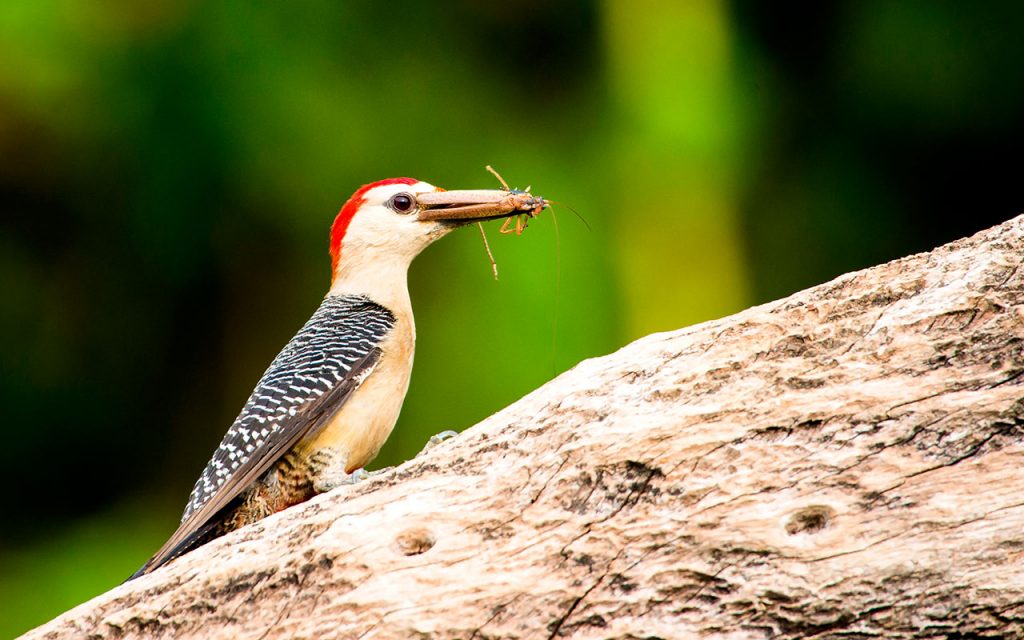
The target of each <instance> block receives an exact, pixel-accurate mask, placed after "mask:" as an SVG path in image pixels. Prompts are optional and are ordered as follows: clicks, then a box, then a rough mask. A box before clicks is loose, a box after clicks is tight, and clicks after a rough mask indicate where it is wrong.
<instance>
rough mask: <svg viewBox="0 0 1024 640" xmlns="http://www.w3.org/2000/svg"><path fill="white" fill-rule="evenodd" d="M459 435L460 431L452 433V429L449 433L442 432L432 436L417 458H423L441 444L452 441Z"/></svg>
mask: <svg viewBox="0 0 1024 640" xmlns="http://www.w3.org/2000/svg"><path fill="white" fill-rule="evenodd" d="M457 435H459V432H458V431H452V430H451V429H449V430H448V431H442V432H441V433H437V434H434V435H432V436H430V439H429V440H427V444H425V445H423V448H422V449H420V452H419V453H417V454H416V457H417V458H418V457H420V456H422V455H423V454H424V453H427V452H428V451H430V450H431V449H433V448H434V447H436V446H437V445H439V444H441V443H442V442H444V441H445V440H451V439H452V438H454V437H455V436H457Z"/></svg>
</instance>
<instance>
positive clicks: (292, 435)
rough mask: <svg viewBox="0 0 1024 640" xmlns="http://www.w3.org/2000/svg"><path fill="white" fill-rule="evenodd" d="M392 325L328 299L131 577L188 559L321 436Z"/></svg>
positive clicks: (343, 299) (359, 304)
mask: <svg viewBox="0 0 1024 640" xmlns="http://www.w3.org/2000/svg"><path fill="white" fill-rule="evenodd" d="M394 322H395V318H394V315H393V314H392V313H391V312H390V311H388V310H387V309H385V308H384V307H382V306H380V305H378V304H376V303H374V302H371V301H370V300H368V299H366V298H364V297H361V296H331V297H328V298H326V299H325V300H324V302H323V304H321V305H320V308H319V309H318V310H317V312H316V313H315V314H313V317H312V318H310V320H309V322H307V323H306V325H305V326H304V327H303V328H302V329H301V330H300V331H299V332H298V333H297V334H296V335H295V337H294V338H292V340H291V341H290V342H289V343H288V344H287V345H286V346H285V348H284V349H283V350H282V351H281V353H280V354H278V356H277V357H276V358H275V359H274V361H273V362H272V363H271V364H270V367H269V368H268V369H267V371H266V372H265V373H264V374H263V377H262V378H261V379H260V382H259V383H258V384H257V385H256V388H255V389H254V390H253V392H252V395H251V396H250V397H249V400H248V401H247V402H246V404H245V407H243V409H242V412H241V414H239V416H238V418H237V419H236V420H235V422H234V424H232V426H231V428H230V429H229V430H228V432H227V434H225V436H224V439H223V440H222V441H221V443H220V446H219V447H218V448H217V451H216V452H215V453H214V455H213V458H212V459H211V460H210V462H209V463H208V464H207V465H206V469H204V470H203V473H202V475H201V476H200V477H199V479H198V480H197V481H196V485H195V487H194V488H193V489H192V495H191V497H190V498H189V503H188V506H187V507H186V508H185V513H184V514H183V515H182V520H181V525H180V526H179V527H178V530H177V531H175V532H174V534H173V535H172V536H171V537H170V539H169V540H168V541H167V542H166V543H164V545H163V547H161V548H160V550H159V551H157V553H156V554H155V555H154V556H153V557H152V558H150V560H149V561H148V562H147V563H146V564H145V565H143V567H142V568H141V569H139V571H138V572H136V574H135V575H134V576H132V577H133V578H134V577H136V576H139V575H142V574H145V573H149V572H150V571H152V570H154V569H156V568H157V567H159V566H161V565H162V564H164V563H166V562H168V561H169V560H171V559H173V558H175V557H177V556H178V555H180V554H182V553H184V552H186V551H188V550H189V549H190V548H191V545H193V544H194V543H195V541H196V540H198V539H199V538H200V537H202V536H203V535H204V534H205V533H207V531H208V530H209V527H210V526H211V524H212V523H213V522H215V520H214V516H215V515H217V513H218V512H220V511H221V510H222V509H224V508H225V507H226V506H228V505H229V504H230V503H231V501H232V500H234V499H235V498H237V497H238V496H239V495H240V494H241V493H242V492H243V491H245V489H246V488H248V487H249V486H251V485H252V483H253V482H255V481H256V480H257V479H258V478H259V477H260V476H262V475H263V474H264V473H266V472H267V470H268V469H270V468H271V467H272V466H273V465H274V463H275V462H277V461H278V460H279V459H280V458H281V456H283V455H284V454H285V453H287V452H288V451H289V450H290V449H291V448H292V447H294V446H295V445H296V444H298V443H299V442H300V441H301V440H303V439H305V438H309V437H312V436H314V435H316V434H317V433H318V432H319V431H320V430H321V429H323V427H324V426H326V424H327V423H328V421H329V420H330V418H331V417H333V416H334V414H336V413H337V412H338V410H339V409H340V408H341V407H342V405H344V404H345V401H346V400H348V398H349V397H350V396H351V395H352V392H353V391H355V389H356V388H358V387H359V385H360V384H361V383H362V382H363V380H365V379H366V377H367V376H369V375H370V373H371V372H372V371H373V369H374V367H375V366H376V365H377V363H378V362H379V360H380V357H381V354H382V352H381V349H380V347H379V344H380V342H381V340H382V339H383V338H384V336H385V335H386V334H387V333H388V331H390V330H391V328H392V327H393V326H394Z"/></svg>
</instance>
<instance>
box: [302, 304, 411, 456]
mask: <svg viewBox="0 0 1024 640" xmlns="http://www.w3.org/2000/svg"><path fill="white" fill-rule="evenodd" d="M413 346H414V338H413V337H412V332H411V330H410V329H409V328H407V327H404V326H401V324H398V325H396V326H395V327H394V329H392V331H391V332H390V333H389V334H388V336H387V337H386V338H385V339H384V340H382V341H381V343H380V347H381V349H382V351H383V353H382V354H381V359H380V362H379V363H378V364H377V366H376V367H375V368H374V370H373V373H371V374H370V375H369V376H368V377H367V378H366V380H364V381H363V383H362V384H361V385H360V386H359V388H358V389H356V390H355V391H354V392H353V393H352V396H351V397H350V398H349V399H348V401H347V402H345V404H344V405H343V406H342V407H341V409H340V410H339V411H338V413H336V414H335V415H334V417H333V418H331V420H330V421H329V422H328V423H327V426H326V427H325V428H324V429H323V431H321V432H320V433H319V434H317V435H316V436H315V437H313V438H311V439H310V440H309V441H307V442H303V443H300V445H299V450H300V451H301V452H302V453H304V454H306V455H307V456H310V455H313V454H315V453H317V452H323V451H325V450H327V451H329V452H330V454H331V455H329V456H327V457H328V458H331V459H333V460H335V461H337V463H344V465H345V472H346V473H351V472H352V471H355V470H356V469H359V468H361V467H364V466H365V465H367V464H369V462H370V461H371V460H373V458H374V457H375V456H376V455H377V452H378V451H380V448H381V447H382V446H383V445H384V442H385V441H386V440H387V439H388V436H389V435H391V430H392V429H394V427H395V422H397V421H398V414H399V412H400V411H401V409H402V403H403V402H404V400H405V394H406V392H407V391H408V390H409V378H410V376H411V374H412V359H413Z"/></svg>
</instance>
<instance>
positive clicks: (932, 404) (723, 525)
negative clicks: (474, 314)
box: [24, 217, 1024, 639]
mask: <svg viewBox="0 0 1024 640" xmlns="http://www.w3.org/2000/svg"><path fill="white" fill-rule="evenodd" d="M1022 259H1024V217H1020V218H1016V219H1014V220H1011V221H1010V222H1007V223H1006V224H1003V225H1001V226H999V227H995V228H993V229H990V230H988V231H985V232H982V233H979V234H977V235H975V236H974V237H971V238H968V239H965V240H961V241H958V242H954V243H952V244H949V245H946V246H944V247H941V248H939V249H936V250H935V251H932V252H930V253H926V254H920V255H915V256H911V257H908V258H904V259H902V260H897V261H894V262H891V263H889V264H885V265H882V266H879V267H875V268H872V269H867V270H864V271H860V272H856V273H851V274H847V275H844V276H841V277H839V278H837V279H835V280H833V281H831V282H828V283H826V284H823V285H820V286H818V287H814V288H812V289H808V290H806V291H802V292H800V293H797V294H795V295H793V296H790V297H788V298H786V299H783V300H779V301H776V302H772V303H768V304H764V305H761V306H758V307H754V308H751V309H748V310H746V311H744V312H742V313H738V314H736V315H734V316H730V317H728V318H723V319H721V320H716V321H713V322H706V323H703V324H700V325H697V326H693V327H689V328H686V329H682V330H679V331H673V332H669V333H662V334H656V335H651V336H647V337H645V338H643V339H641V340H638V341H636V342H634V343H632V344H630V345H628V346H626V347H625V348H623V349H621V350H620V351H618V352H616V353H613V354H611V355H608V356H605V357H601V358H595V359H593V360H587V361H585V362H582V363H580V364H579V365H578V366H576V367H575V368H574V369H572V370H571V371H569V372H567V373H565V374H563V375H561V376H559V377H558V378H556V379H555V380H553V381H552V382H550V383H548V384H546V385H544V386H543V387H541V388H540V389H538V390H536V391H535V392H533V393H531V394H530V395H528V396H526V397H525V398H523V399H521V400H520V401H519V402H517V403H515V404H513V405H512V406H510V407H508V408H506V409H504V410H503V411H501V412H499V413H497V414H495V415H493V416H491V417H490V418H488V419H487V420H485V421H483V422H482V423H480V424H478V425H476V426H475V427H473V428H471V429H469V430H467V431H466V432H464V433H463V434H461V435H460V436H459V437H458V438H456V439H454V440H452V441H449V442H446V443H444V444H442V445H440V446H438V447H437V448H436V449H434V450H433V451H431V452H430V453H429V454H427V455H425V456H422V457H420V458H417V459H415V460H413V461H410V462H408V463H406V464H404V465H402V466H400V467H398V468H396V469H394V470H393V471H391V472H388V473H386V474H382V475H380V476H377V477H374V478H373V479H371V480H369V481H366V482H364V483H361V484H359V485H355V486H350V487H343V488H341V489H338V490H335V491H333V492H331V493H329V494H327V495H323V496H320V497H318V498H316V499H314V500H312V501H310V502H308V503H305V504H303V505H300V506H298V507H295V508H292V509H288V510H286V511H285V512H282V513H280V514H277V515H275V516H273V517H270V518H267V519H266V520H264V521H262V522H260V523H258V524H256V525H254V526H250V527H246V528H244V529H243V530H240V531H237V532H235V533H233V534H231V535H228V536H226V537H224V538H221V539H219V540H217V541H215V542H213V543H211V544H209V545H207V546H205V547H203V548H201V549H199V550H197V551H195V552H193V553H190V554H188V555H186V556H184V557H182V558H180V559H178V560H176V561H175V562H173V563H172V564H170V565H168V566H167V567H165V568H163V569H161V570H158V571H157V572H155V573H154V574H152V575H148V576H145V577H143V578H141V579H139V580H135V581H133V582H130V583H127V584H125V585H121V586H119V587H117V588H115V589H113V590H112V591H110V592H108V593H106V594H104V595H101V596H99V597H97V598H95V599H93V600H91V601H90V602H87V603H85V604H83V605H81V606H79V607H77V608H75V609H73V610H71V611H69V612H67V613H65V614H63V615H62V616H60V617H58V618H56V619H55V620H53V621H51V622H49V623H47V624H45V625H43V626H41V627H39V628H38V629H36V630H34V631H32V632H29V633H28V634H27V635H26V636H24V637H26V638H58V637H61V638H62V637H76V638H78V637H89V638H143V637H145V638H172V637H173V638H182V637H203V638H321V637H323V638H392V637H395V638H410V637H429V638H465V639H468V638H477V639H482V638H538V637H548V638H557V637H573V638H585V637H588V638H678V637H704V638H765V637H771V638H797V637H800V638H806V637H812V636H813V637H815V638H871V637H884V638H952V637H957V638H967V637H972V638H1020V637H1022V636H1024V622H1022V621H1024V471H1022V466H1024V465H1022V463H1024V446H1022V437H1024V403H1022V392H1024V387H1022V386H1021V385H1022V381H1024V286H1022V285H1024V271H1022V270H1021V269H1020V266H1021V261H1022Z"/></svg>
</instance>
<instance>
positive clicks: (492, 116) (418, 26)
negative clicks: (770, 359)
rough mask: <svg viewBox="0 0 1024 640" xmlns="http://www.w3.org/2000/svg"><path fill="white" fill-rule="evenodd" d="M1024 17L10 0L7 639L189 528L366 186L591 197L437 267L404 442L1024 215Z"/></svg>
mask: <svg viewBox="0 0 1024 640" xmlns="http://www.w3.org/2000/svg"><path fill="white" fill-rule="evenodd" d="M1022 33H1024V4H1021V3H1015V2H1005V3H1002V4H998V3H989V4H969V3H959V2H952V1H939V0H919V1H916V2H899V3H894V2H884V1H862V2H833V3H800V6H799V8H798V7H797V6H796V5H795V4H792V5H783V4H782V3H774V2H762V3H748V2H723V1H718V0H695V1H687V2H655V1H649V2H648V1H640V2H624V1H623V2H613V1H608V2H603V3H601V2H594V3H591V2H554V1H548V2H542V1H528V0H518V1H511V2H504V3H481V2H474V1H470V0H466V1H464V2H448V3H444V4H438V3H397V4H396V3H371V2H353V3H338V2H309V3H249V2H238V1H233V0H225V1H220V2H210V3H200V2H189V1H182V0H174V1H168V0H155V1H150V2H145V3H131V2H124V1H117V0H115V1H110V2H84V1H76V0H13V1H11V2H6V3H3V4H2V5H0V202H2V204H3V209H2V210H3V217H2V221H3V223H2V227H0V229H2V233H0V284H2V293H3V295H2V304H0V336H2V340H3V343H4V346H3V357H2V368H0V400H2V403H3V409H4V419H3V425H2V427H0V429H3V436H4V446H3V447H0V474H3V475H2V478H0V480H2V481H3V483H4V484H3V486H4V487H6V489H5V491H4V516H3V518H2V521H3V523H4V526H3V527H0V602H2V603H3V605H2V609H3V614H2V615H0V636H4V637H7V636H11V635H13V634H15V633H17V632H20V631H23V630H26V629H28V628H29V627H31V626H34V625H36V624H38V623H41V622H43V621H45V620H47V619H48V618H50V617H52V616H53V615H56V614H57V613H59V612H61V611H63V610H65V609H67V608H69V607H71V606H73V605H75V604H78V603H80V602H82V601H84V600H86V599H88V598H90V597H91V596H94V595H96V594H98V593H101V592H103V591H105V590H106V589H108V588H110V587H112V586H114V585H116V584H118V583H119V582H120V581H122V580H123V579H124V578H125V577H126V576H128V575H129V574H130V573H131V572H132V571H133V570H134V569H135V568H137V567H138V566H139V565H140V564H141V563H142V562H143V561H144V560H145V559H146V558H147V557H148V555H149V554H150V553H151V552H152V551H154V550H155V549H156V548H157V547H158V546H159V545H160V544H161V543H162V542H163V541H164V539H165V538H166V537H167V536H168V535H169V534H170V533H171V531H172V530H173V529H174V528H175V525H176V522H177V519H178V515H179V514H180V511H181V509H182V507H183V506H184V502H185V499H186V497H187V495H188V492H189V491H190V489H191V487H192V483H193V481H194V480H195V478H196V477H197V475H198V473H199V472H200V470H201V469H202V467H203V466H204V464H205V462H206V460H207V458H208V456H209V455H210V453H211V452H212V450H213V448H214V447H215V446H216V444H217V442H218V441H219V440H220V437H221V435H222V434H223V432H224V430H225V429H226V428H227V426H228V425H229V424H230V423H231V421H232V419H233V418H234V416H235V414H236V413H237V411H238V410H239V408H240V407H241V405H242V403H243V401H244V400H245V398H246V396H247V395H248V393H249V390H250V389H251V387H252V385H253V384H254V383H255V381H256V380H257V378H258V377H259V375H260V374H261V373H262V371H263V369H264V368H265V367H266V365H267V363H268V362H269V361H270V360H271V358H272V357H273V356H274V355H275V354H276V352H277V350H278V349H279V348H280V347H281V346H282V345H283V344H284V343H285V341H287V339H288V338H289V337H290V336H291V335H292V333H293V332H294V331H295V330H296V329H297V328H298V327H299V326H300V325H301V324H302V323H303V322H304V321H305V320H306V318H307V317H308V316H309V315H310V314H311V313H312V311H313V310H314V309H315V308H316V306H317V304H318V302H319V299H320V297H321V296H322V295H323V293H324V291H325V290H326V286H327V284H328V279H329V273H328V272H329V259H328V257H327V231H328V228H329V225H330V223H331V221H332V219H333V216H334V214H335V213H336V211H337V210H338V208H339V207H340V205H341V204H342V203H343V202H344V200H345V199H346V198H347V196H348V195H349V194H350V193H351V192H352V191H353V190H354V189H355V188H356V187H358V186H359V185H361V184H363V183H365V182H370V181H374V180H377V179H381V178H385V177H392V176H402V175H407V176H413V177H417V178H420V179H424V180H427V181H430V182H433V183H434V184H437V185H441V186H444V187H448V188H492V187H495V186H496V182H495V181H494V180H493V178H492V177H491V176H490V175H488V174H487V173H485V172H484V170H483V166H484V165H485V164H492V165H494V166H495V167H496V168H498V169H499V170H500V171H501V172H502V173H503V174H504V176H505V178H506V179H507V180H508V181H509V182H510V183H511V184H512V185H513V186H520V187H525V186H526V185H527V184H532V185H533V188H534V191H535V192H537V193H540V194H542V195H544V196H547V197H549V198H553V199H556V200H557V201H559V202H563V203H566V205H571V206H572V207H573V208H575V209H576V210H577V211H579V212H580V214H581V215H582V216H583V217H585V218H586V220H587V221H588V222H589V225H590V227H591V229H590V230H589V231H588V230H587V229H586V227H585V226H584V225H583V224H582V223H581V222H580V221H579V220H578V219H577V218H576V216H574V215H573V214H572V213H571V212H569V211H568V209H567V208H565V207H561V208H557V209H556V214H557V215H558V218H557V222H558V228H557V230H556V228H555V224H554V223H555V219H554V216H552V215H548V214H547V213H544V214H542V215H541V216H540V217H539V218H537V219H536V220H534V221H532V222H531V224H530V229H529V231H528V232H526V233H525V234H524V235H523V236H522V237H521V238H516V237H515V236H499V235H498V234H497V233H496V230H497V228H496V226H494V227H491V233H490V239H491V245H492V247H493V249H494V253H495V255H496V257H497V259H498V264H499V268H500V271H501V278H500V280H498V281H497V282H495V281H494V280H493V279H492V277H491V270H490V266H489V264H488V262H487V259H486V255H485V254H484V251H483V247H482V245H481V242H480V238H479V236H478V234H477V233H476V231H475V230H473V229H467V230H464V231H462V232H461V233H459V234H454V235H453V236H452V237H450V238H448V239H446V240H445V241H443V242H441V243H439V244H438V245H437V246H435V247H433V248H431V249H430V250H429V251H428V252H426V253H425V254H424V255H423V256H422V257H421V258H420V259H419V260H418V261H417V263H416V264H415V265H414V268H413V272H412V274H411V288H412V294H413V302H414V305H415V307H416V311H417V320H418V325H419V352H418V354H417V363H416V370H415V372H414V375H413V382H412V389H411V391H410V393H409V397H408V401H407V402H406V405H405V409H404V410H403V413H402V417H401V420H400V422H399V424H398V427H397V429H396V432H395V434H394V436H393V437H392V440H391V441H390V442H389V444H388V446H387V448H386V450H385V451H384V452H383V453H382V455H381V456H380V457H379V458H378V460H377V461H376V463H375V465H378V466H379V465H387V464H395V463H398V462H400V461H402V460H403V459H406V458H408V457H409V456H411V455H413V454H414V453H415V452H416V451H417V450H419V448H420V447H421V445H422V444H423V442H424V441H425V439H426V438H427V437H428V436H429V435H430V434H433V433H436V432H438V431H441V430H444V429H449V428H454V429H464V428H466V427H468V426H470V425H472V424H473V423H474V422H475V421H478V420H480V419H481V418H483V417H485V416H487V415H489V414H491V413H493V412H494V411H496V410H497V409H499V408H501V407H502V406H504V405H506V404H508V403H510V402H512V401H514V400H515V399H517V398H519V397H520V396H522V395H523V394H524V393H526V392H528V391H530V390H531V389H534V388H536V387H537V386H538V385H540V384H542V383H543V382H544V381H546V380H548V379H550V378H551V377H553V376H554V375H555V374H556V373H559V372H561V371H563V370H565V369H567V368H569V367H571V366H572V365H573V364H574V363H576V362H578V361H579V360H581V359H583V358H587V357H591V356H596V355H601V354H604V353H607V352H609V351H612V350H614V349H616V348H618V347H620V346H621V345H624V344H626V343H627V342H629V341H630V340H633V339H635V338H637V337H640V336H642V335H644V334H647V333H650V332H652V331H659V330H668V329H674V328H678V327H682V326H685V325H688V324H692V323H694V322H699V321H701V320H705V319H710V318H715V317H720V316H723V315H726V314H729V313H732V312H735V311H739V310H741V309H743V308H744V307H746V306H749V305H751V304H754V303H757V302H762V301H766V300H770V299H773V298H776V297H780V296H783V295H786V294H788V293H791V292H793V291H796V290H798V289H801V288H804V287H807V286H810V285H813V284H816V283H819V282H822V281H824V280H827V279H829V278H831V277H833V276H835V275H838V274H840V273H843V272H846V271H849V270H852V269H857V268H861V267H867V266H870V265H873V264H876V263H879V262H882V261H885V260H889V259H891V258H896V257H899V256H902V255H906V254H908V253H912V252H916V251H924V250H927V249H930V248H932V247H934V246H936V245H938V244H941V243H943V242H946V241H949V240H952V239H955V238H958V237H961V236H963V235H967V234H969V233H972V232H974V231H977V230H980V229H982V228H985V227H987V226H990V225H992V224H995V223H997V222H1001V221H1004V220H1006V219H1008V218H1010V217H1012V216H1013V215H1016V214H1017V213H1019V212H1021V210H1022V209H1024V207H1022V205H1021V202H1022V199H1024V196H1022V194H1021V188H1020V187H1021V148H1022V144H1021V143H1022V137H1024V125H1022V118H1021V113H1022V108H1024V82H1022V80H1024V78H1022V75H1024V73H1022V69H1024V37H1022Z"/></svg>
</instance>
